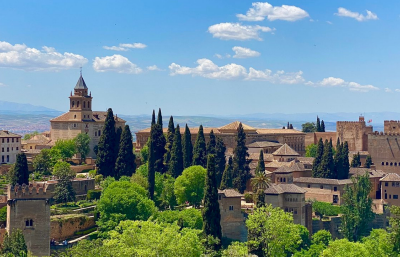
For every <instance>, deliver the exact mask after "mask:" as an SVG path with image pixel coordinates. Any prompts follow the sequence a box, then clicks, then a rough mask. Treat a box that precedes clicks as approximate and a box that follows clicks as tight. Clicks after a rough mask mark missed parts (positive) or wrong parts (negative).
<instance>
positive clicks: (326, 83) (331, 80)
mask: <svg viewBox="0 0 400 257" xmlns="http://www.w3.org/2000/svg"><path fill="white" fill-rule="evenodd" d="M312 86H315V87H346V88H348V89H349V90H351V91H358V92H368V91H371V90H379V88H378V87H375V86H373V85H361V84H359V83H356V82H348V81H345V80H344V79H341V78H335V77H328V78H324V79H323V80H321V81H319V82H316V83H313V84H312Z"/></svg>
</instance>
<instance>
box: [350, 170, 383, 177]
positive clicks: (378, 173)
mask: <svg viewBox="0 0 400 257" xmlns="http://www.w3.org/2000/svg"><path fill="white" fill-rule="evenodd" d="M365 172H368V174H369V177H370V178H382V177H384V176H385V175H386V172H383V171H382V170H373V169H368V168H350V172H349V175H350V176H357V175H360V176H361V175H365Z"/></svg>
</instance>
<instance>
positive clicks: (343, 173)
mask: <svg viewBox="0 0 400 257" xmlns="http://www.w3.org/2000/svg"><path fill="white" fill-rule="evenodd" d="M342 144H343V146H342V147H341V151H342V154H341V160H342V168H341V169H340V170H339V169H338V179H347V178H349V172H350V163H349V146H348V143H347V141H345V142H344V143H342Z"/></svg>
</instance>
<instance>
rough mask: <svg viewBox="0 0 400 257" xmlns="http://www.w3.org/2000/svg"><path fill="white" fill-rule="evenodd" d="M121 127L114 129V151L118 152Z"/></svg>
mask: <svg viewBox="0 0 400 257" xmlns="http://www.w3.org/2000/svg"><path fill="white" fill-rule="evenodd" d="M121 135H122V127H118V128H117V129H116V130H115V151H116V153H118V152H119V144H120V143H121Z"/></svg>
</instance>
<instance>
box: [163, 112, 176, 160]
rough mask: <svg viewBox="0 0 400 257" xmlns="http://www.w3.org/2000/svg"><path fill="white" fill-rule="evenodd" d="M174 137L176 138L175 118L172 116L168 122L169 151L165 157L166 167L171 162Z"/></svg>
mask: <svg viewBox="0 0 400 257" xmlns="http://www.w3.org/2000/svg"><path fill="white" fill-rule="evenodd" d="M174 137H175V127H174V118H173V117H172V116H171V117H170V118H169V122H168V131H167V144H166V146H165V148H166V151H167V152H166V153H165V155H164V162H165V165H168V164H169V160H170V159H171V149H172V144H173V143H174Z"/></svg>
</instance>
